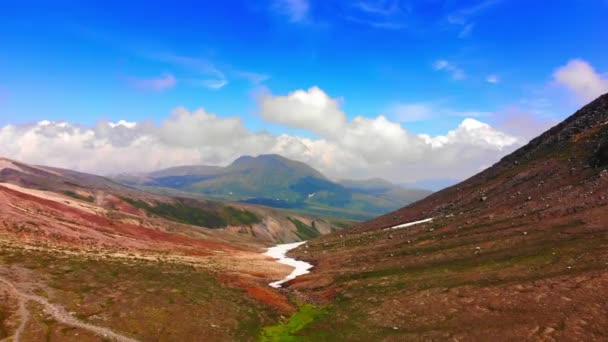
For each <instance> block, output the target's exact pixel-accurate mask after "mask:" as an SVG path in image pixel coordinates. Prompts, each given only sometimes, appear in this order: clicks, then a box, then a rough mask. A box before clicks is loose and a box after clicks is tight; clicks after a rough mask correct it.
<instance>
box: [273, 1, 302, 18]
mask: <svg viewBox="0 0 608 342" xmlns="http://www.w3.org/2000/svg"><path fill="white" fill-rule="evenodd" d="M273 7H274V9H275V10H277V11H279V12H280V13H282V14H284V15H286V16H287V17H288V18H289V20H290V21H291V22H294V23H297V22H303V21H305V20H306V19H307V17H308V11H309V10H310V4H309V2H308V0H275V1H274V4H273Z"/></svg>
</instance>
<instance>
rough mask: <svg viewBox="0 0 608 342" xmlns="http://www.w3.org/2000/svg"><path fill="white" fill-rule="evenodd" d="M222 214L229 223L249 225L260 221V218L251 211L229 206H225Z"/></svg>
mask: <svg viewBox="0 0 608 342" xmlns="http://www.w3.org/2000/svg"><path fill="white" fill-rule="evenodd" d="M222 216H223V217H224V218H225V219H226V221H227V222H228V224H230V225H242V224H243V225H251V224H256V223H260V222H262V220H261V219H260V218H259V217H258V216H257V215H256V214H254V213H252V212H251V211H248V210H245V209H237V208H233V207H230V206H227V207H225V208H224V209H223V210H222Z"/></svg>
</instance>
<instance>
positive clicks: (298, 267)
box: [264, 241, 312, 288]
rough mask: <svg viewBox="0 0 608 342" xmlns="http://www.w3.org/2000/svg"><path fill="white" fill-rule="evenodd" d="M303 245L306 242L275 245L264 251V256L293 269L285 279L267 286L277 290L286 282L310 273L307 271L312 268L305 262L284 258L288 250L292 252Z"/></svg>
mask: <svg viewBox="0 0 608 342" xmlns="http://www.w3.org/2000/svg"><path fill="white" fill-rule="evenodd" d="M305 243H306V241H302V242H294V243H287V244H282V245H276V246H274V247H270V248H268V250H267V251H266V253H264V255H268V256H270V257H273V258H275V259H277V262H279V263H281V264H285V265H289V266H292V267H294V268H295V269H294V270H293V271H292V272H291V273H290V274H289V275H288V276H287V277H285V278H283V279H281V280H278V281H275V282H272V283H270V284H268V285H270V286H272V287H274V288H279V287H281V285H282V284H283V283H285V282H288V281H290V280H292V279H295V278H296V277H297V276H301V275H303V274H306V273H310V271H309V270H310V269H311V268H312V265H311V264H309V263H307V262H305V261H301V260H296V259H292V258H288V257H287V256H285V254H287V252H289V251H290V250H292V249H294V248H296V247H298V246H301V245H303V244H305Z"/></svg>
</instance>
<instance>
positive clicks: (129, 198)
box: [0, 158, 337, 242]
mask: <svg viewBox="0 0 608 342" xmlns="http://www.w3.org/2000/svg"><path fill="white" fill-rule="evenodd" d="M0 184H4V185H5V186H17V187H18V188H23V189H29V190H28V191H30V192H31V191H33V190H38V192H37V193H38V194H41V192H40V191H44V192H46V196H53V197H54V198H56V199H57V201H60V202H73V203H71V204H72V205H74V203H76V202H78V203H79V204H78V205H77V206H78V207H85V206H88V207H90V208H94V209H95V210H96V211H97V212H99V213H101V214H103V215H110V216H113V217H112V218H114V217H116V216H118V217H123V216H125V215H134V216H137V217H139V216H144V217H156V218H163V219H166V220H169V221H174V222H179V223H183V224H188V225H194V226H199V227H205V228H214V229H220V228H221V229H226V230H229V231H233V232H239V233H241V234H246V235H251V236H253V237H256V238H257V239H258V240H260V241H264V240H266V241H269V242H292V241H300V240H307V239H310V238H313V237H317V236H319V235H321V234H326V233H329V232H331V231H332V230H333V229H337V227H335V226H334V225H332V224H330V223H329V222H327V221H325V220H322V219H317V218H312V217H310V216H307V215H301V214H296V213H290V212H286V211H279V210H274V209H271V208H267V207H261V206H256V205H248V204H242V203H221V202H214V201H208V200H204V199H199V198H189V197H173V196H164V195H156V194H151V193H147V192H144V191H141V190H138V189H135V188H131V187H128V186H124V185H122V184H119V183H116V182H114V181H112V180H110V179H107V178H104V177H99V176H95V175H91V174H86V173H80V172H75V171H71V170H64V169H57V168H50V167H43V166H32V165H27V164H24V163H20V162H16V161H12V160H9V159H4V158H3V159H1V160H0ZM13 188H14V187H13ZM82 202H84V203H82ZM102 209H104V210H102ZM123 218H124V217H123ZM125 219H129V218H128V217H127V218H125ZM131 219H133V218H131ZM303 229H304V230H305V231H303Z"/></svg>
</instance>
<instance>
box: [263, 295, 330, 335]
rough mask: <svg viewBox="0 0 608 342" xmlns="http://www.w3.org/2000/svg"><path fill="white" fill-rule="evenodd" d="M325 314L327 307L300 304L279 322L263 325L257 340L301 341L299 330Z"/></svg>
mask: <svg viewBox="0 0 608 342" xmlns="http://www.w3.org/2000/svg"><path fill="white" fill-rule="evenodd" d="M326 314H327V309H326V308H323V307H317V306H314V305H312V304H304V305H302V306H300V310H298V312H296V313H295V314H293V316H291V317H290V318H289V319H287V320H285V321H284V322H283V323H281V324H277V325H273V326H270V327H265V328H264V329H263V330H262V334H261V335H260V338H259V340H260V341H264V342H272V341H301V340H303V339H304V337H303V336H302V335H301V334H300V332H301V331H302V330H303V329H304V328H306V327H307V326H308V325H310V324H311V323H314V322H315V321H317V320H319V319H321V318H322V317H323V316H325V315H326Z"/></svg>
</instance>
